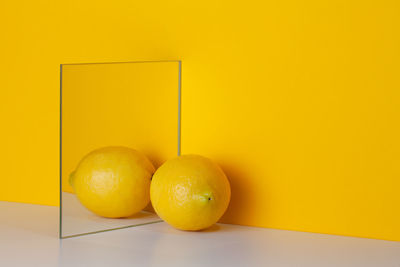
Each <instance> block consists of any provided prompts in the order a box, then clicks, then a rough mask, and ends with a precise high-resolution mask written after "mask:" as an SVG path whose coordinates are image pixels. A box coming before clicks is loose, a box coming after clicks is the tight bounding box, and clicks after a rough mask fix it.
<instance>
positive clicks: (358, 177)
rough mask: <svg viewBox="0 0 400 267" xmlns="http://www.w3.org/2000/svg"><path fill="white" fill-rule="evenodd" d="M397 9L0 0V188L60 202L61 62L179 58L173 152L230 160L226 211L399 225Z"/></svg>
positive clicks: (380, 228)
mask: <svg viewBox="0 0 400 267" xmlns="http://www.w3.org/2000/svg"><path fill="white" fill-rule="evenodd" d="M399 11H400V2H399V1H397V0H383V1H361V0H347V1H344V0H339V1H317V0H305V1H295V0H285V1H246V2H232V1H226V0H224V1H210V0H206V1H202V2H193V1H177V0H172V1H155V2H154V1H150V2H149V1H125V0H116V1H112V2H110V1H102V0H100V1H91V0H90V1H77V0H74V1H49V0H45V1H11V0H7V1H2V3H1V4H0V33H1V42H0V48H1V53H2V57H1V59H2V62H1V64H0V73H1V74H0V86H1V87H0V88H1V101H2V103H1V105H0V116H1V117H0V119H1V122H2V131H1V138H0V140H1V141H0V142H1V148H2V156H1V162H2V165H1V166H2V176H1V182H0V199H1V200H7V201H20V202H29V203H38V204H47V205H57V200H58V105H59V103H58V93H59V92H58V86H59V63H68V62H96V61H101V62H103V61H126V60H152V59H182V60H183V95H182V97H183V98H182V101H183V110H182V112H183V114H182V153H199V154H204V155H206V156H209V157H212V158H214V159H215V160H216V161H217V162H218V163H220V164H221V165H222V167H223V168H224V170H225V171H226V172H227V174H228V175H229V178H230V180H231V183H232V189H233V191H232V193H233V199H232V205H231V206H230V208H229V210H228V212H227V214H226V216H225V217H224V219H223V221H225V222H233V223H238V224H246V225H257V226H264V227H275V228H284V229H293V230H302V231H313V232H324V233H332V234H343V235H354V236H363V237H373V238H382V239H391V240H400V229H399V227H398V225H400V215H399V214H400V213H399V206H400V194H398V191H399V188H400V182H399V180H400V179H399V178H400V153H399V151H400V141H399V134H400V127H399V115H400V105H399V103H400V93H399V89H400V76H399V73H400V63H399V62H400V55H399V52H400V49H399V47H400V17H399V16H398V15H399V13H400V12H399ZM33 189H34V190H33Z"/></svg>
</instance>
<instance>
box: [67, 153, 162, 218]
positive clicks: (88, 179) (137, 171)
mask: <svg viewBox="0 0 400 267" xmlns="http://www.w3.org/2000/svg"><path fill="white" fill-rule="evenodd" d="M154 171H155V169H154V166H153V164H152V163H151V162H150V161H149V160H148V159H147V158H146V156H145V155H143V154H142V153H140V152H139V151H136V150H133V149H130V148H127V147H104V148H100V149H97V150H94V151H92V152H90V153H89V154H88V155H86V156H85V157H84V158H83V159H82V160H81V161H80V162H79V164H78V167H77V168H76V170H75V171H74V172H73V173H72V174H71V176H70V184H71V186H72V187H73V189H74V192H75V194H76V196H77V197H78V199H79V201H80V202H81V203H82V204H83V206H85V207H86V208H87V209H89V210H90V211H92V212H93V213H95V214H97V215H100V216H103V217H108V218H121V217H128V216H130V215H132V214H135V213H137V212H139V211H140V210H142V209H143V208H144V207H145V206H146V205H147V204H148V203H149V200H150V194H149V193H150V192H149V191H150V181H151V176H152V174H153V173H154Z"/></svg>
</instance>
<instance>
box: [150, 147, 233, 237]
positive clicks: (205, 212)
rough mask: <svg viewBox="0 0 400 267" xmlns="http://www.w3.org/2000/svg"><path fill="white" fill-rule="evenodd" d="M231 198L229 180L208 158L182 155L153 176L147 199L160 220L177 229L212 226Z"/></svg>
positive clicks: (197, 228)
mask: <svg viewBox="0 0 400 267" xmlns="http://www.w3.org/2000/svg"><path fill="white" fill-rule="evenodd" d="M230 197H231V189H230V185H229V181H228V179H227V178H226V176H225V174H224V172H223V171H222V170H221V168H220V167H219V166H218V165H217V164H215V163H214V162H212V161H211V160H210V159H208V158H205V157H202V156H198V155H183V156H180V157H177V158H174V159H171V160H169V161H167V162H165V163H164V164H163V165H162V166H161V167H160V168H159V169H158V170H157V171H156V172H155V173H154V175H153V178H152V181H151V185H150V199H151V203H152V205H153V207H154V210H155V211H156V213H157V214H158V216H160V217H161V218H162V219H163V220H164V221H166V222H167V223H169V224H170V225H172V226H174V227H175V228H178V229H181V230H192V231H195V230H201V229H205V228H207V227H209V226H211V225H213V224H214V223H216V222H217V221H218V220H219V219H220V218H221V216H222V215H223V214H224V212H225V210H226V209H227V207H228V204H229V200H230Z"/></svg>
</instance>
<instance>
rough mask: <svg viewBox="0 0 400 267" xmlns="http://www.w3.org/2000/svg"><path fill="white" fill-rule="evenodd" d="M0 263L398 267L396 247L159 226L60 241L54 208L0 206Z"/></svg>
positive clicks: (229, 228)
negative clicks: (184, 230)
mask: <svg viewBox="0 0 400 267" xmlns="http://www.w3.org/2000/svg"><path fill="white" fill-rule="evenodd" d="M0 266H5V267H8V266H99V267H101V266H112V267H117V266H207V267H211V266H296V267H297V266H299V267H301V266H335V267H336V266H340V267H343V266H352V267H356V266H362V267H368V266H377V267H386V266H390V267H400V242H390V241H381V240H372V239H363V238H352V237H341V236H332V235H323V234H311V233H302V232H292V231H283V230H272V229H263V228H253V227H243V226H234V225H226V224H218V225H216V226H215V227H213V228H211V229H210V230H208V231H205V232H182V231H178V230H175V229H173V228H171V227H170V226H168V225H167V224H165V223H163V222H161V223H155V224H151V225H144V226H139V227H134V228H127V229H121V230H115V231H110V232H104V233H98V234H92V235H87V236H81V237H74V238H70V239H64V240H59V239H58V208H56V207H47V206H38V205H30V204H19V203H11V202H0Z"/></svg>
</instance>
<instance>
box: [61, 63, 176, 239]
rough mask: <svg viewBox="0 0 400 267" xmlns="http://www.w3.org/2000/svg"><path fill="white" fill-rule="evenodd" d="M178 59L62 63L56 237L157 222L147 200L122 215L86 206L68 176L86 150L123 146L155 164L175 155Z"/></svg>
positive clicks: (157, 219)
mask: <svg viewBox="0 0 400 267" xmlns="http://www.w3.org/2000/svg"><path fill="white" fill-rule="evenodd" d="M180 86H181V62H180V61H148V62H122V63H85V64H83V63H78V64H63V65H61V81H60V87H61V88H60V238H67V237H73V236H79V235H83V234H88V233H97V232H102V231H108V230H112V229H120V228H126V227H132V226H139V225H143V224H149V223H154V222H159V221H160V218H159V217H158V216H157V215H156V214H155V213H154V212H153V211H152V208H151V205H150V204H149V205H148V207H146V208H145V209H144V210H143V211H141V212H139V213H137V214H135V215H132V216H130V217H127V218H120V219H110V218H105V217H101V216H98V215H96V214H94V213H92V212H91V211H89V210H88V209H86V208H85V207H84V206H83V205H82V204H81V202H80V201H79V199H78V198H77V197H76V195H75V194H74V190H73V188H72V187H71V185H70V183H69V176H70V174H71V173H72V172H73V171H74V170H75V168H76V167H77V165H78V163H79V162H80V160H81V159H82V158H83V157H84V156H85V155H87V154H88V153H89V152H91V151H93V150H95V149H98V148H101V147H107V146H124V147H129V148H132V149H135V150H138V151H140V152H142V153H144V154H145V155H146V156H147V157H148V158H149V160H150V161H151V162H152V163H153V165H154V166H155V168H157V167H159V166H160V165H161V164H162V163H163V162H164V161H166V160H167V159H170V158H172V157H175V156H177V155H179V154H180V90H181V88H180Z"/></svg>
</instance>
